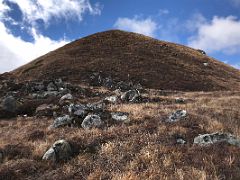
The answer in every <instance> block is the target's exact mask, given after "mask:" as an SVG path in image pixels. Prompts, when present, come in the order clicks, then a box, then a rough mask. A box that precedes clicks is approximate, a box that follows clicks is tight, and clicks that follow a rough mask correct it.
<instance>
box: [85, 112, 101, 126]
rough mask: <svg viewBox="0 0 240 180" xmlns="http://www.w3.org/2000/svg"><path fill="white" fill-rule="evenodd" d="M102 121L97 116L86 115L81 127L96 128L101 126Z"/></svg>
mask: <svg viewBox="0 0 240 180" xmlns="http://www.w3.org/2000/svg"><path fill="white" fill-rule="evenodd" d="M102 124H103V123H102V120H101V118H100V116H98V115H88V116H87V117H85V119H84V120H83V122H82V127H83V128H84V129H91V128H97V127H100V126H101V125H102Z"/></svg>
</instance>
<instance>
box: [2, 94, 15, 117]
mask: <svg viewBox="0 0 240 180" xmlns="http://www.w3.org/2000/svg"><path fill="white" fill-rule="evenodd" d="M1 107H2V109H3V110H5V111H7V112H12V113H15V112H16V110H17V102H16V99H15V98H14V97H13V96H7V97H6V98H4V99H3V101H2V103H1Z"/></svg>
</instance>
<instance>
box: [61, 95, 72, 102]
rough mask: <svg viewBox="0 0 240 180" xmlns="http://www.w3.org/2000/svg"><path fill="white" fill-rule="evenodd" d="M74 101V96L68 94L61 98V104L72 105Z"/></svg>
mask: <svg viewBox="0 0 240 180" xmlns="http://www.w3.org/2000/svg"><path fill="white" fill-rule="evenodd" d="M72 100H73V96H72V94H70V93H68V94H65V95H64V96H62V97H61V98H60V100H59V104H66V103H71V101H72Z"/></svg>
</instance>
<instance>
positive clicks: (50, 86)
mask: <svg viewBox="0 0 240 180" xmlns="http://www.w3.org/2000/svg"><path fill="white" fill-rule="evenodd" d="M47 90H48V91H57V90H58V87H57V86H56V85H55V84H54V83H53V82H50V83H49V84H48V85H47Z"/></svg>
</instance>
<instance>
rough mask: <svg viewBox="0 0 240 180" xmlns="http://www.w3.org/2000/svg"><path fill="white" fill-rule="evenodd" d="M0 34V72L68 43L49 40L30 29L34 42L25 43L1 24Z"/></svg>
mask: <svg viewBox="0 0 240 180" xmlns="http://www.w3.org/2000/svg"><path fill="white" fill-rule="evenodd" d="M0 34H1V40H0V48H1V54H0V72H5V71H10V70H13V69H14V68H17V67H18V66H20V65H23V64H25V63H27V62H29V61H30V60H32V59H34V58H36V57H38V56H41V55H43V54H45V53H47V52H49V51H51V50H54V49H56V48H58V47H61V46H63V45H64V44H66V43H68V42H67V41H66V40H64V39H62V40H59V41H54V40H51V39H50V38H48V37H45V36H43V35H41V34H39V33H37V32H36V30H35V29H32V35H33V38H34V41H33V42H26V41H24V40H22V39H21V38H20V37H15V36H14V35H13V34H11V32H9V30H8V29H7V28H6V27H5V25H4V24H3V23H2V22H0Z"/></svg>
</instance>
